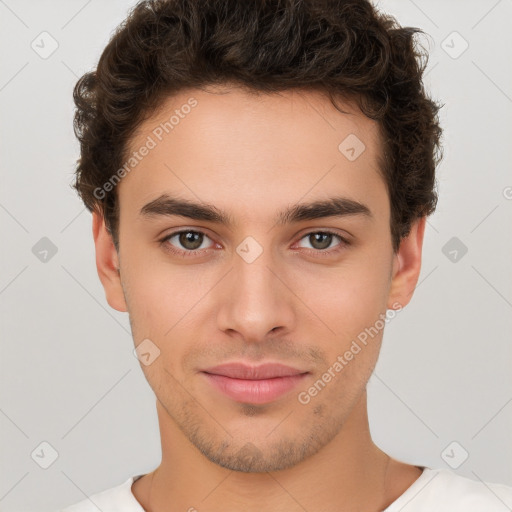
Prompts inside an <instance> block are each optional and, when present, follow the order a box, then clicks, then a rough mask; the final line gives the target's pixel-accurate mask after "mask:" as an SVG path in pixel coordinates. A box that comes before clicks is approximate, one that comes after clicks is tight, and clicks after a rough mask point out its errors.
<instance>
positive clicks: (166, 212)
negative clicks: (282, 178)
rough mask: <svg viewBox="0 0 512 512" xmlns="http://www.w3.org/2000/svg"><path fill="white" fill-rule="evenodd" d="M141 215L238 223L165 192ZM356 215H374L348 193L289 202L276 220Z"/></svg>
mask: <svg viewBox="0 0 512 512" xmlns="http://www.w3.org/2000/svg"><path fill="white" fill-rule="evenodd" d="M140 215H141V216H143V217H159V216H165V217H167V216H178V217H187V218H189V219H193V220H202V221H209V222H214V223H216V224H223V225H225V226H227V227H233V226H234V225H235V222H234V220H233V218H232V217H231V216H230V215H229V214H228V213H226V212H223V211H222V210H219V209H218V208H217V207H216V206H214V205H211V204H206V203H195V202H193V201H190V200H188V199H181V198H177V197H171V196H169V195H168V194H162V195H161V196H160V197H157V198H156V199H154V200H153V201H150V202H149V203H147V204H145V205H144V206H143V207H142V208H141V210H140ZM353 215H361V216H364V217H367V218H370V219H372V218H373V215H372V212H371V210H370V209H369V208H368V206H366V205H365V204H363V203H360V202H358V201H354V200H353V199H349V198H347V197H340V196H337V197H331V198H329V199H326V200H320V201H314V202H311V203H299V204H296V205H293V206H290V207H288V208H286V209H284V210H282V211H281V212H279V213H278V215H277V220H276V224H278V225H285V224H293V223H297V222H301V221H306V220H315V219H323V218H327V217H346V216H353Z"/></svg>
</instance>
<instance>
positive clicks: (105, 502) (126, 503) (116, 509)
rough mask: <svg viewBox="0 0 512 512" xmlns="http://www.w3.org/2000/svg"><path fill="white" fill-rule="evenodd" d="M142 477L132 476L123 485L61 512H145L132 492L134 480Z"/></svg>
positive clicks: (99, 493) (95, 495) (92, 496)
mask: <svg viewBox="0 0 512 512" xmlns="http://www.w3.org/2000/svg"><path fill="white" fill-rule="evenodd" d="M140 476H141V475H137V476H131V477H130V478H128V479H127V480H125V481H124V482H123V483H122V484H119V485H116V486H115V487H111V488H110V489H106V490H104V491H101V492H98V493H96V494H93V495H91V496H90V497H89V498H86V499H84V500H82V501H79V502H78V503H75V504H73V505H70V506H68V507H66V508H64V509H61V510H60V511H59V512H98V510H101V511H102V512H144V509H143V508H142V507H141V505H140V503H139V502H138V501H137V500H136V499H135V496H134V495H133V493H132V491H131V488H132V484H133V482H134V480H136V479H137V478H139V477H140Z"/></svg>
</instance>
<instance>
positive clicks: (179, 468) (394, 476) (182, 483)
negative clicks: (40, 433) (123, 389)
mask: <svg viewBox="0 0 512 512" xmlns="http://www.w3.org/2000/svg"><path fill="white" fill-rule="evenodd" d="M157 411H158V418H159V424H160V432H161V437H162V462H161V464H160V466H159V467H158V468H157V469H156V470H155V471H154V472H152V473H151V474H149V475H146V476H145V477H143V478H141V479H140V480H138V481H137V482H136V483H135V484H134V485H133V487H132V492H133V494H134V495H135V497H136V498H137V499H138V501H139V502H140V503H141V505H142V506H143V507H144V509H145V510H146V511H147V512H161V511H163V510H166V511H172V512H173V511H175V510H176V511H178V510H180V511H183V510H190V511H194V510H198V511H200V510H204V509H207V510H209V511H212V512H217V511H218V512H221V511H222V512H235V511H239V510H240V509H243V510H245V511H247V512H261V511H267V510H268V511H272V512H280V511H283V512H285V511H286V512H295V511H297V512H299V511H300V512H303V511H304V510H320V509H321V510H337V511H339V512H345V511H347V512H348V511H349V510H350V511H352V510H367V511H369V512H370V511H372V512H380V511H382V510H384V509H385V508H386V507H387V506H388V505H389V504H390V503H392V502H393V501H394V500H395V499H396V498H397V497H398V496H399V495H400V494H402V493H403V492H404V491H405V489H406V488H407V487H409V486H410V485H411V484H412V482H413V481H414V480H415V479H416V478H418V477H419V475H420V474H421V471H420V470H419V469H418V468H417V467H415V466H409V465H406V464H403V463H400V462H398V461H395V460H393V459H390V457H389V456H388V455H386V454H385V453H384V452H383V451H382V450H380V449H379V448H378V447H377V446H376V445H375V444H374V443H373V441H372V439H371V436H370V431H369V425H368V416H367V402H366V392H364V393H363V395H362V396H361V398H360V400H359V401H358V403H357V404H356V406H355V407H354V410H353V411H352V412H351V414H350V416H349V418H348V419H347V421H346V422H345V424H344V426H343V428H342V430H341V431H340V432H339V434H338V435H337V436H336V437H335V438H334V439H333V440H332V441H331V442H330V443H329V444H328V445H326V446H324V447H323V448H322V449H321V450H320V451H318V452H317V453H316V454H314V455H312V456H310V457H309V458H307V459H305V460H303V461H302V462H301V463H299V464H297V465H296V466H294V467H292V468H289V469H286V470H281V471H274V472H264V473H243V472H236V471H231V470H229V469H225V468H222V467H220V466H218V465H217V464H214V463H212V462H211V461H209V460H208V459H207V458H206V457H205V456H204V455H202V454H201V453H200V452H199V451H198V450H197V448H196V447H195V446H193V445H192V444H191V443H190V442H189V441H188V439H186V438H185V437H184V435H183V433H182V432H181V431H180V430H179V429H178V428H177V426H176V425H175V423H174V422H173V420H172V418H170V417H169V415H168V414H167V413H166V411H165V410H164V409H163V408H162V406H161V405H160V403H159V402H157Z"/></svg>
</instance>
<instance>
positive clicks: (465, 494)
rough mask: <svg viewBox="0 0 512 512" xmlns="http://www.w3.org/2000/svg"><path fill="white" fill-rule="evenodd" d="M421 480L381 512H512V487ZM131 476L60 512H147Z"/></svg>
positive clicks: (429, 473)
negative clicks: (134, 491) (99, 511)
mask: <svg viewBox="0 0 512 512" xmlns="http://www.w3.org/2000/svg"><path fill="white" fill-rule="evenodd" d="M420 467H423V468H424V469H423V473H422V474H421V475H420V477H419V478H418V479H417V480H415V481H414V482H413V484H412V485H411V486H410V487H409V488H408V489H407V490H406V491H405V492H404V493H403V494H402V495H401V496H400V497H399V498H398V499H396V500H395V501H394V502H393V503H392V504H391V505H389V507H387V508H386V509H385V510H383V511H382V512H399V511H400V512H510V511H511V510H512V487H509V486H507V485H502V484H494V483H488V482H485V483H483V482H480V481H476V480H472V479H470V478H466V477H463V476H460V475H457V474H456V473H454V472H453V471H451V470H449V469H431V468H428V467H425V466H420ZM141 476H143V475H137V476H132V477H130V478H128V480H126V481H125V482H123V483H122V484H121V485H118V486H116V487H112V488H110V489H107V490H106V491H103V492H99V493H97V494H93V495H92V496H91V497H90V498H88V499H85V500H83V501H80V502H78V503H76V504H74V505H71V506H69V507H67V508H65V509H63V510H61V511H60V512H98V510H101V511H102V512H144V509H143V508H142V506H141V505H140V503H139V502H138V501H137V500H136V499H135V496H134V495H133V494H132V491H131V487H132V484H133V482H134V481H135V480H137V479H138V478H140V477H141Z"/></svg>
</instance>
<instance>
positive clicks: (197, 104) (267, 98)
mask: <svg viewBox="0 0 512 512" xmlns="http://www.w3.org/2000/svg"><path fill="white" fill-rule="evenodd" d="M338 104H339V105H340V107H341V108H342V110H343V111H345V113H341V112H340V111H338V110H337V109H336V108H335V107H334V106H333V105H332V104H331V102H330V100H329V99H328V97H327V96H326V95H324V94H322V93H320V92H318V91H307V90H287V91H283V92H279V93H272V94H266V93H265V94H264V93H255V92H252V91H247V90H244V89H241V88H237V87H230V86H227V85H224V86H217V87H209V88H208V89H188V90H184V91H181V92H180V93H179V94H176V95H174V96H172V97H169V98H167V99H166V100H165V101H164V102H163V103H162V104H161V106H160V108H159V109H158V111H157V112H155V113H154V115H152V116H151V117H150V118H149V119H147V120H145V121H144V122H143V123H142V124H141V125H140V126H139V127H138V129H137V131H136V132H135V134H134V136H133V137H132V139H131V142H130V145H129V148H128V154H127V158H128V157H130V155H133V154H134V153H139V154H140V153H142V152H144V156H143V157H142V158H139V159H138V160H137V161H135V160H133V159H132V163H134V164H135V165H134V166H133V167H132V168H131V169H132V170H131V171H130V172H129V173H128V174H127V175H126V176H125V177H124V178H123V180H122V181H121V183H120V185H119V194H120V199H121V203H122V202H123V200H122V196H125V197H126V198H127V199H128V200H129V202H130V203H131V204H134V205H135V206H138V207H139V208H140V207H142V206H143V204H145V203H147V202H148V201H149V200H151V199H154V198H156V197H157V196H159V195H161V194H162V193H166V192H167V193H172V194H173V195H176V194H178V195H181V196H183V197H187V198H189V199H200V200H205V201H207V202H209V203H213V204H218V205H219V206H221V207H224V209H229V205H230V204H233V203H242V205H245V206H246V207H247V206H248V205H249V204H251V202H252V204H253V205H254V208H255V209H260V210H261V212H260V213H261V214H262V215H265V212H264V211H263V209H264V206H265V205H264V204H262V200H261V199H262V197H265V198H266V199H267V201H266V204H267V205H270V204H272V203H276V204H277V203H279V205H282V204H289V203H295V202H297V201H299V200H300V199H301V197H304V196H306V195H308V196H309V197H308V199H319V198H322V197H327V196H328V195H330V192H331V191H333V189H336V192H338V193H340V194H343V195H345V196H347V197H350V198H352V199H354V200H359V201H362V202H366V203H367V202H368V201H372V198H373V200H375V201H376V202H377V203H379V202H380V203H382V204H381V205H380V207H381V208H384V210H385V209H386V207H387V194H386V189H385V185H384V183H383V180H382V178H381V175H380V170H379V157H380V154H381V143H380V132H379V127H378V124H377V123H376V122H375V121H373V120H371V119H369V118H367V117H366V116H364V115H363V114H362V113H361V112H360V111H359V110H358V109H357V108H356V107H355V106H354V105H352V104H349V103H346V102H341V101H340V102H338ZM144 147H148V148H150V149H149V150H148V149H146V150H145V151H141V149H143V148H144ZM377 207H379V205H377Z"/></svg>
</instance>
